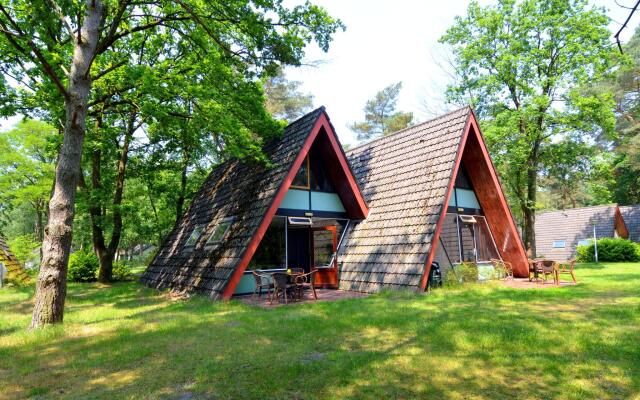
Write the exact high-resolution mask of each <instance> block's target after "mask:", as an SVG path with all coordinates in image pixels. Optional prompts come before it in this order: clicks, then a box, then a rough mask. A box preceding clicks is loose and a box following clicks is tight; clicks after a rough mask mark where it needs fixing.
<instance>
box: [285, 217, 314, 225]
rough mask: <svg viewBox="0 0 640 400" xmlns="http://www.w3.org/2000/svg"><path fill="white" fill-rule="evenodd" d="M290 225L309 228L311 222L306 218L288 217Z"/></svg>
mask: <svg viewBox="0 0 640 400" xmlns="http://www.w3.org/2000/svg"><path fill="white" fill-rule="evenodd" d="M289 224H290V225H308V226H311V225H312V224H313V222H312V221H311V218H308V217H289Z"/></svg>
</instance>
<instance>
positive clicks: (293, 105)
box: [264, 68, 313, 122]
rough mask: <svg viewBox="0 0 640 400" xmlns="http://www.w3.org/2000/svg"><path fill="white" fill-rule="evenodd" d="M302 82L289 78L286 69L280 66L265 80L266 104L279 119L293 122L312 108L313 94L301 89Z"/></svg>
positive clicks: (270, 111) (268, 109)
mask: <svg viewBox="0 0 640 400" xmlns="http://www.w3.org/2000/svg"><path fill="white" fill-rule="evenodd" d="M301 85H302V82H299V81H290V80H288V79H287V77H286V75H285V73H284V70H283V69H282V68H278V72H277V73H276V74H275V75H274V76H270V77H268V78H267V79H266V80H265V82H264V94H265V97H266V103H265V106H266V108H267V111H269V113H271V115H273V116H274V117H275V118H277V119H283V120H285V121H288V122H292V121H294V120H295V119H297V118H299V117H301V116H302V115H304V114H305V113H307V112H308V111H310V110H311V108H312V107H313V95H311V94H309V93H303V92H301V91H300V86H301Z"/></svg>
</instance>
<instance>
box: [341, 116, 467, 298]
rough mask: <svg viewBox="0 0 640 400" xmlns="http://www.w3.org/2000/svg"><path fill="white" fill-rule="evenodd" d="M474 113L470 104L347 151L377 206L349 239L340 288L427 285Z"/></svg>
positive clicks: (367, 195) (369, 199)
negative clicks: (434, 240)
mask: <svg viewBox="0 0 640 400" xmlns="http://www.w3.org/2000/svg"><path fill="white" fill-rule="evenodd" d="M470 114H471V109H470V108H469V107H464V108H462V109H459V110H456V111H453V112H451V113H448V114H445V115H443V116H440V117H438V118H435V119H432V120H430V121H427V122H424V123H422V124H419V125H415V126H412V127H410V128H407V129H404V130H402V131H399V132H396V133H394V134H392V135H389V136H385V137H382V138H380V139H376V140H373V141H371V142H369V143H367V144H364V145H362V146H359V147H356V148H354V149H352V150H350V151H348V152H347V157H348V158H349V162H350V164H351V168H352V170H353V172H354V174H355V176H356V179H357V180H358V183H359V184H360V187H361V189H362V193H363V195H364V197H365V200H366V201H367V204H368V205H369V210H370V212H369V216H368V217H367V219H366V220H363V221H361V222H359V223H357V224H355V225H354V226H353V227H352V228H351V229H350V230H349V233H348V236H347V237H346V238H345V243H344V244H343V247H342V249H341V252H342V256H341V258H340V259H339V260H340V288H341V289H345V290H356V291H361V292H377V291H379V290H382V289H401V288H406V289H417V288H419V287H420V279H421V277H422V274H423V273H424V269H425V264H426V262H427V257H428V255H429V251H430V250H431V242H432V238H433V235H434V233H435V231H436V225H437V222H438V217H439V216H440V213H441V212H442V207H443V206H444V203H445V197H446V191H447V187H448V184H449V181H450V179H451V176H452V173H453V168H454V163H455V159H456V155H457V153H458V148H459V144H460V140H461V138H462V136H463V134H464V130H465V127H466V124H467V122H468V120H469V118H470Z"/></svg>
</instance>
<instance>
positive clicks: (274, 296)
mask: <svg viewBox="0 0 640 400" xmlns="http://www.w3.org/2000/svg"><path fill="white" fill-rule="evenodd" d="M316 272H317V271H311V272H307V273H304V270H303V269H302V268H290V269H288V270H287V271H286V272H264V271H253V277H254V278H255V283H256V288H255V290H254V292H253V296H254V297H255V296H256V295H258V298H260V296H261V295H262V291H263V290H265V289H266V291H267V300H269V303H273V301H274V300H275V301H280V300H284V303H285V304H287V303H288V302H289V300H292V301H301V300H302V299H303V298H304V291H305V290H307V289H308V290H310V291H311V293H313V298H314V300H317V299H318V296H317V294H316V289H315V287H314V277H315V274H316Z"/></svg>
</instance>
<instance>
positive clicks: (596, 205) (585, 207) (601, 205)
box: [539, 203, 620, 215]
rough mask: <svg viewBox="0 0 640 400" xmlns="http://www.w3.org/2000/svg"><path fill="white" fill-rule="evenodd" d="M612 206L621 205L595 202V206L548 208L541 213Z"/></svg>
mask: <svg viewBox="0 0 640 400" xmlns="http://www.w3.org/2000/svg"><path fill="white" fill-rule="evenodd" d="M612 206H616V207H620V206H619V205H618V203H607V204H595V205H593V206H584V207H573V208H565V209H564V210H547V211H542V212H540V214H539V215H543V214H551V213H559V212H566V211H573V210H584V209H587V208H596V207H612Z"/></svg>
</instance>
